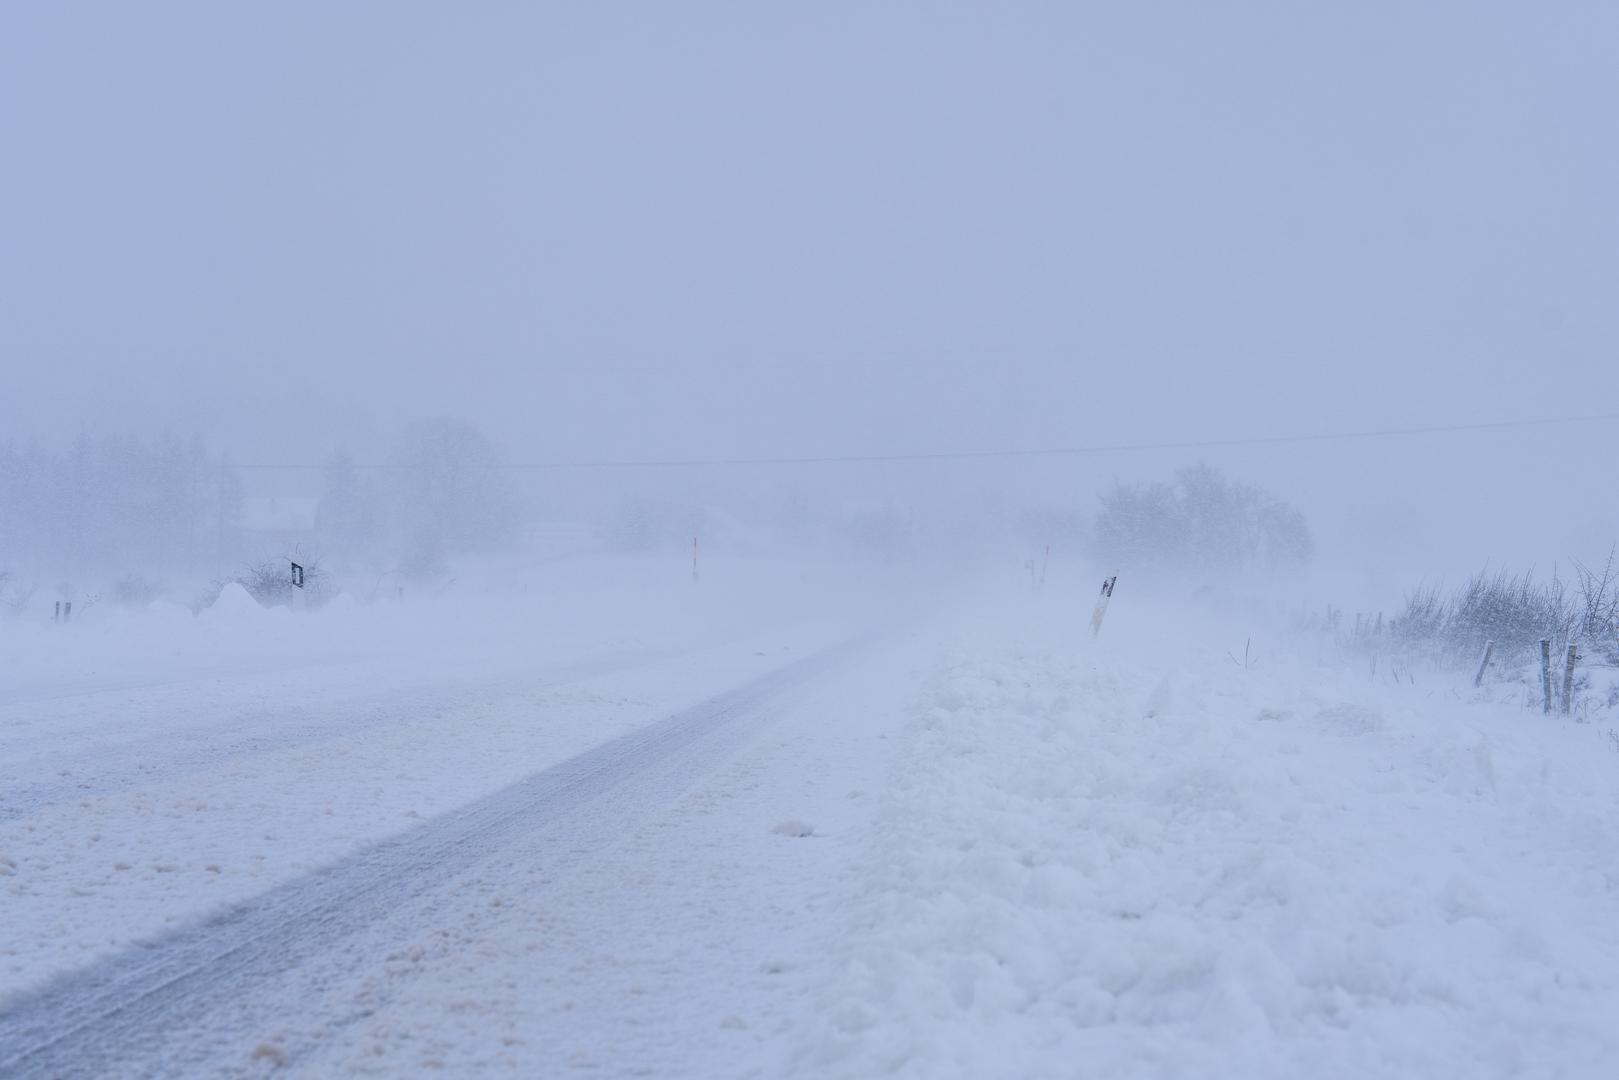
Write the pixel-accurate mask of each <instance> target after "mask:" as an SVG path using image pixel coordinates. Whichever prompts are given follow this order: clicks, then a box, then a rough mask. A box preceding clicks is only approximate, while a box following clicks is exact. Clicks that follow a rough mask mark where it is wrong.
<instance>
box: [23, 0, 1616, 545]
mask: <svg viewBox="0 0 1619 1080" xmlns="http://www.w3.org/2000/svg"><path fill="white" fill-rule="evenodd" d="M1615 55H1619V5H1615V4H1611V3H1597V2H1592V3H1575V2H1570V3H1557V4H1547V5H1528V4H1493V3H1457V4H1442V3H1422V4H1406V3H1339V4H1285V3H1265V4H1237V3H1222V4H1205V3H1196V4H1153V3H1144V4H1116V3H1106V4H1102V3H1098V4H1080V3H1053V4H988V3H983V4H975V5H946V4H936V3H925V4H924V3H881V4H854V3H817V4H802V3H800V4H759V3H738V4H723V5H716V4H703V3H683V4H661V3H640V4H596V3H569V4H561V3H552V4H542V3H510V4H501V3H489V2H485V3H476V4H444V3H435V4H414V3H393V2H391V3H346V4H328V3H320V4H316V3H294V4H274V5H271V4H251V5H250V4H214V3H201V2H199V3H191V4H174V3H160V2H147V3H140V4H129V3H73V4H58V3H46V2H43V0H40V2H23V3H13V4H7V5H5V7H4V9H3V11H0V161H3V162H4V167H3V168H0V365H3V368H4V390H3V392H0V436H5V435H16V434H22V435H27V434H32V433H36V432H54V433H62V434H71V432H72V431H73V430H76V429H77V428H78V427H80V426H85V425H91V426H97V427H117V428H122V429H126V430H146V429H151V428H155V427H160V426H169V427H171V428H176V429H178V430H182V431H190V430H193V429H195V430H201V431H202V432H203V433H204V434H205V435H207V436H208V438H209V439H210V441H211V442H212V443H214V444H215V445H217V446H220V447H222V448H225V449H229V450H232V451H233V452H234V453H235V454H236V456H237V457H238V458H239V459H242V460H311V459H317V460H318V459H319V458H320V457H323V456H324V455H325V453H326V452H327V450H329V449H330V447H331V446H332V445H334V444H336V443H338V442H343V441H346V442H349V443H350V444H351V445H355V446H358V447H361V448H364V447H366V446H367V445H368V444H369V443H371V442H373V441H374V440H375V439H376V438H377V437H378V436H380V434H381V433H384V432H386V431H388V430H390V429H391V428H392V427H393V425H394V424H395V423H396V422H397V421H399V420H401V419H405V418H408V417H411V416H415V415H420V414H423V413H439V412H450V413H455V414H459V415H462V416H466V417H469V418H472V419H475V420H478V421H479V422H481V423H483V424H484V425H485V427H486V428H487V429H488V430H489V431H490V432H491V434H493V435H494V436H495V437H496V438H497V439H499V440H500V441H501V442H502V443H503V444H504V445H505V446H506V447H508V448H509V449H510V450H511V451H512V452H513V453H514V454H516V455H519V456H523V457H532V458H552V459H554V458H565V459H577V458H602V457H614V458H616V457H648V456H650V457H664V456H668V457H691V456H706V455H721V456H731V455H743V456H757V455H767V456H775V455H793V454H823V453H831V454H844V453H860V452H866V451H873V452H890V451H910V450H922V451H928V450H951V449H979V448H1001V447H1032V446H1044V445H1074V444H1087V443H1115V442H1133V441H1155V440H1166V439H1181V438H1190V439H1196V438H1221V437H1227V436H1245V435H1261V434H1273V433H1280V432H1291V431H1322V430H1334V429H1359V428H1380V427H1389V426H1404V425H1410V424H1427V423H1441V424H1443V423H1466V422H1470V421H1476V420H1496V419H1506V418H1512V417H1529V416H1536V417H1538V416H1556V415H1562V414H1570V413H1590V412H1606V411H1613V410H1615V409H1619V358H1616V355H1615V343H1616V341H1619V305H1616V304H1615V296H1616V291H1619V290H1616V286H1619V195H1616V192H1619V109H1616V108H1615V102H1619V65H1616V64H1615V63H1614V60H1613V58H1614V56H1615ZM1615 430H1616V426H1615V425H1614V424H1611V423H1610V424H1585V425H1579V426H1574V427H1566V428H1547V429H1533V430H1529V431H1524V432H1516V433H1501V434H1495V435H1484V436H1477V435H1475V436H1452V437H1445V438H1427V439H1405V440H1390V441H1387V442H1384V443H1378V444H1375V445H1374V444H1360V445H1357V446H1355V447H1353V448H1350V447H1324V446H1315V447H1304V448H1269V449H1265V450H1252V451H1242V452H1240V453H1237V452H1233V453H1224V454H1210V455H1204V456H1205V457H1208V458H1209V459H1210V460H1214V461H1216V462H1217V463H1219V464H1222V465H1225V466H1226V467H1227V468H1229V469H1230V470H1231V471H1233V472H1240V473H1243V474H1244V475H1246V476H1251V477H1253V478H1256V479H1261V480H1263V481H1264V482H1267V483H1271V484H1273V485H1275V486H1276V487H1278V488H1279V489H1280V490H1282V491H1284V492H1285V493H1286V494H1288V495H1290V496H1291V497H1294V498H1296V499H1298V500H1299V501H1300V502H1301V503H1304V504H1305V505H1306V507H1307V508H1309V509H1310V510H1311V513H1312V517H1313V518H1314V519H1315V520H1317V522H1318V528H1319V527H1320V525H1321V524H1322V523H1325V524H1327V525H1328V526H1334V524H1335V523H1336V524H1348V523H1354V524H1357V525H1358V526H1360V527H1364V528H1371V529H1372V530H1373V531H1387V530H1394V531H1396V532H1399V531H1413V530H1415V523H1416V522H1418V521H1420V522H1421V523H1422V530H1421V532H1422V535H1423V536H1424V537H1427V538H1428V540H1427V544H1428V546H1427V547H1425V548H1423V549H1422V550H1423V551H1424V552H1427V553H1428V554H1432V553H1433V552H1436V551H1448V552H1452V553H1453V554H1455V555H1456V557H1458V558H1460V559H1463V560H1468V559H1472V558H1474V557H1476V555H1478V554H1483V555H1485V556H1489V555H1490V554H1491V553H1500V552H1503V551H1504V552H1506V553H1507V554H1509V555H1519V554H1521V553H1526V554H1531V555H1532V554H1533V553H1534V551H1535V550H1537V549H1536V548H1535V545H1536V544H1537V543H1542V544H1544V547H1545V549H1546V550H1545V554H1546V555H1547V556H1552V555H1556V554H1559V552H1558V551H1556V550H1552V549H1553V548H1556V547H1557V546H1559V545H1564V544H1567V543H1572V542H1574V541H1573V539H1572V538H1573V537H1575V536H1576V535H1577V534H1579V533H1580V532H1581V530H1584V531H1586V532H1589V533H1590V536H1591V537H1592V538H1600V537H1601V536H1602V535H1603V534H1604V532H1605V531H1606V530H1608V529H1609V528H1616V529H1619V522H1616V519H1615V515H1614V512H1613V511H1612V510H1611V509H1610V507H1612V506H1613V504H1614V502H1615V496H1616V495H1619V491H1616V487H1619V485H1616V484H1615V483H1614V481H1613V462H1614V460H1615V452H1616V451H1619V436H1616V434H1615ZM1185 457H1187V455H1171V456H1169V457H1168V458H1165V459H1164V460H1159V458H1156V457H1152V456H1134V457H1131V456H1119V457H1116V458H1114V459H1110V460H1107V461H1105V462H1102V461H1092V462H1088V463H1086V464H1084V465H1083V466H1082V467H1081V466H1076V465H1075V464H1074V463H1073V462H1067V463H1062V464H1061V465H1060V466H1052V468H1054V469H1055V468H1060V469H1066V470H1071V472H1070V473H1067V474H1065V473H1061V472H1053V474H1052V475H1054V476H1064V475H1076V476H1077V475H1084V476H1086V477H1089V476H1090V475H1091V474H1092V473H1095V474H1097V475H1115V474H1117V475H1122V476H1134V475H1138V474H1141V475H1145V474H1148V473H1150V472H1152V471H1153V470H1157V469H1160V467H1167V465H1168V464H1171V463H1176V462H1178V461H1179V460H1180V459H1182V458H1185ZM1019 468H1020V469H1022V470H1023V471H1024V472H1025V473H1026V472H1027V470H1028V469H1029V468H1033V466H1019ZM1559 469H1561V470H1562V475H1559ZM889 482H892V481H889ZM1543 485H1544V486H1543ZM1576 491H1583V492H1584V493H1586V498H1587V502H1588V508H1582V509H1580V510H1578V511H1571V512H1569V513H1568V514H1561V513H1559V514H1557V515H1555V516H1556V518H1557V524H1556V529H1557V531H1558V532H1559V533H1560V535H1559V536H1557V537H1555V538H1553V539H1551V540H1550V541H1546V540H1545V539H1544V537H1543V535H1539V534H1537V533H1536V531H1535V529H1532V528H1530V527H1529V524H1535V522H1536V519H1543V518H1544V517H1545V514H1544V512H1543V510H1541V509H1539V508H1541V507H1544V506H1545V505H1547V504H1551V505H1564V504H1566V503H1567V501H1568V500H1569V499H1570V498H1571V497H1572V496H1573V494H1574V493H1575V492H1576ZM1575 518H1579V520H1578V521H1575V520H1574V519H1575ZM1526 523H1529V524H1526ZM1536 528H1538V529H1541V530H1544V522H1543V520H1541V521H1540V522H1539V524H1538V525H1536ZM1496 530H1499V532H1500V536H1499V537H1497V536H1496ZM1609 538H1610V539H1611V537H1609ZM1461 540H1470V541H1471V542H1474V543H1476V548H1466V549H1465V550H1461V551H1456V550H1455V549H1456V547H1457V544H1458V542H1459V541H1461ZM1591 542H1593V543H1597V542H1602V543H1603V546H1604V547H1605V542H1603V541H1600V540H1597V539H1593V540H1592V541H1591ZM1464 547H1465V545H1464ZM1413 550H1415V549H1413ZM1424 557H1427V556H1426V555H1425V556H1424ZM1496 557H1500V556H1499V555H1497V556H1496Z"/></svg>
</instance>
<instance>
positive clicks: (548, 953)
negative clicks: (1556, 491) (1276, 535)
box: [0, 559, 1619, 1077]
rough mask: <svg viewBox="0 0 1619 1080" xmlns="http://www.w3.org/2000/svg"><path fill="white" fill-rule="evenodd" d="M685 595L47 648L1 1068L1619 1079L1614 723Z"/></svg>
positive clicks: (1160, 616)
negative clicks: (1618, 1074) (1611, 730)
mask: <svg viewBox="0 0 1619 1080" xmlns="http://www.w3.org/2000/svg"><path fill="white" fill-rule="evenodd" d="M665 570H666V568H662V567H655V566H651V565H648V564H644V563H641V562H634V561H627V560H605V559H596V560H578V561H573V562H568V563H564V564H558V565H556V566H554V567H551V568H549V569H546V570H544V571H543V572H536V573H535V574H534V575H532V577H531V579H529V580H526V581H525V582H524V583H523V585H522V586H521V587H519V588H516V589H514V590H509V591H507V592H502V593H480V594H476V595H456V596H445V597H441V598H438V599H435V600H430V599H427V598H423V599H422V600H421V601H419V602H416V603H412V604H398V605H389V606H377V607H371V608H359V607H349V606H346V605H344V606H339V607H338V608H337V609H335V610H328V611H323V612H319V613H309V614H304V615H292V614H288V613H280V612H264V611H259V610H253V609H248V608H245V607H243V606H240V605H237V606H235V607H234V608H233V607H231V606H230V602H229V601H228V600H227V604H226V606H225V607H222V608H221V609H219V610H216V611H214V612H212V613H204V615H202V616H200V617H197V618H192V617H191V616H189V615H188V614H184V613H182V612H176V611H172V610H170V611H157V612H148V613H142V614H139V615H114V614H112V613H105V614H103V615H102V616H101V617H98V618H87V619H85V620H83V622H82V623H78V624H75V625H73V626H72V627H51V626H47V625H37V624H30V625H20V624H8V625H5V626H4V627H3V628H0V648H3V650H4V655H5V664H6V667H5V668H4V671H3V674H0V1073H5V1074H6V1075H12V1074H15V1075H102V1074H109V1073H110V1074H113V1075H154V1076H155V1075H268V1074H271V1073H276V1074H294V1075H308V1076H330V1075H348V1074H376V1075H409V1074H414V1073H421V1072H426V1071H430V1070H432V1071H438V1072H441V1073H445V1074H448V1075H475V1074H482V1073H500V1074H504V1075H517V1076H534V1075H558V1074H572V1073H574V1072H575V1071H577V1072H579V1073H581V1074H583V1075H597V1076H619V1075H657V1076H692V1077H712V1076H776V1075H794V1076H804V1077H810V1076H848V1077H855V1076H873V1075H890V1074H897V1075H902V1076H916V1077H931V1076H964V1077H965V1076H1005V1077H1021V1076H1097V1077H1115V1076H1123V1077H1130V1076H1143V1077H1145V1076H1197V1077H1208V1076H1242V1077H1254V1076H1277V1077H1284V1076H1296V1075H1300V1074H1302V1073H1305V1072H1309V1073H1310V1074H1312V1075H1328V1076H1346V1077H1347V1076H1389V1077H1395V1076H1470V1077H1471V1076H1503V1077H1505V1076H1591V1077H1598V1076H1602V1077H1606V1076H1611V1075H1614V1074H1615V1072H1616V1070H1619V1031H1616V1030H1615V1029H1614V1028H1613V1026H1612V1024H1611V1017H1612V1016H1614V1015H1619V836H1616V833H1615V830H1614V827H1613V825H1614V812H1615V808H1616V806H1619V752H1615V751H1616V747H1615V744H1614V742H1613V740H1612V738H1611V737H1610V736H1609V734H1608V733H1607V732H1606V731H1605V730H1603V729H1602V728H1601V727H1600V726H1599V725H1594V724H1586V725H1581V724H1575V723H1571V722H1569V721H1564V720H1560V719H1556V718H1544V717H1541V716H1540V715H1539V714H1537V713H1529V712H1525V711H1523V710H1522V709H1519V708H1512V707H1507V706H1502V705H1498V704H1492V703H1490V702H1489V701H1487V700H1482V696H1481V695H1475V694H1474V693H1473V692H1472V691H1471V690H1470V689H1468V688H1466V687H1465V681H1464V680H1460V679H1452V678H1450V677H1448V676H1443V675H1439V674H1434V673H1425V674H1423V675H1421V676H1420V677H1419V678H1418V681H1417V682H1416V684H1415V685H1413V684H1411V683H1409V682H1408V683H1405V684H1401V685H1398V686H1396V685H1394V684H1393V683H1392V682H1389V681H1379V682H1372V681H1370V680H1369V679H1368V676H1367V673H1366V672H1364V671H1360V670H1355V671H1351V670H1348V669H1347V668H1344V667H1340V666H1334V665H1327V664H1321V663H1318V662H1316V661H1315V660H1314V658H1313V657H1311V656H1310V655H1309V650H1308V649H1306V648H1301V647H1296V646H1295V644H1294V643H1291V642H1288V641H1286V640H1285V639H1282V638H1278V637H1271V638H1267V637H1264V636H1263V635H1262V634H1260V633H1255V645H1256V652H1257V653H1258V656H1259V661H1258V663H1257V664H1255V665H1254V666H1252V667H1249V668H1244V667H1242V666H1241V665H1240V664H1237V663H1234V662H1233V661H1232V660H1231V659H1230V658H1229V657H1228V656H1227V655H1226V650H1227V649H1228V648H1229V647H1230V646H1231V643H1232V642H1233V641H1235V642H1236V643H1237V651H1238V654H1239V655H1240V652H1241V643H1242V638H1243V636H1244V635H1245V634H1247V633H1249V632H1251V630H1252V628H1249V627H1242V628H1240V629H1238V628H1232V627H1222V626H1218V625H1209V624H1207V623H1203V622H1195V621H1194V620H1189V618H1188V615H1187V613H1186V612H1183V611H1173V610H1166V609H1163V608H1161V607H1156V606H1152V605H1146V604H1143V603H1141V602H1140V601H1133V600H1132V599H1131V597H1130V594H1129V593H1128V591H1125V590H1121V594H1120V596H1119V598H1118V599H1117V600H1115V605H1114V610H1113V611H1112V612H1111V613H1110V615H1109V622H1108V624H1107V626H1106V628H1105V630H1104V633H1103V635H1102V636H1101V637H1100V638H1099V639H1096V640H1092V639H1091V638H1090V637H1089V635H1088V631H1087V629H1086V628H1085V626H1084V621H1085V616H1086V615H1087V614H1088V606H1089V597H1088V596H1081V595H1079V593H1078V591H1077V590H1076V589H1070V588H1067V587H1065V586H1063V585H1061V584H1056V585H1054V586H1053V587H1052V588H1050V589H1049V590H1048V591H1047V592H1046V593H1044V594H1041V595H1039V596H1027V595H1022V594H1018V595H1016V596H1008V595H1006V594H1004V593H1002V592H1001V591H1000V590H992V591H991V592H990V593H989V595H988V596H987V597H986V596H985V595H981V594H973V595H972V597H971V598H970V599H958V600H957V601H956V602H954V603H953V604H950V605H942V604H940V602H939V601H940V597H941V595H942V593H941V591H940V590H938V589H932V590H928V589H921V588H913V589H907V590H897V589H894V588H892V587H891V585H892V583H891V582H890V583H888V585H889V586H890V587H885V588H878V587H876V582H877V579H876V578H868V579H864V580H853V581H851V580H846V578H845V576H843V575H840V574H837V573H833V572H831V571H827V572H824V573H821V572H811V571H803V570H798V569H795V570H793V571H792V572H790V573H788V572H784V571H783V570H782V568H780V567H771V566H767V565H760V566H755V567H751V568H748V569H747V570H746V572H743V571H737V572H736V573H734V574H733V575H731V576H729V577H728V576H727V575H725V574H723V573H713V574H710V575H708V576H705V580H704V581H703V583H702V585H701V586H700V587H696V588H694V587H693V586H692V585H691V584H690V582H689V581H685V580H682V579H680V578H679V577H678V575H671V574H667V573H666V572H665ZM1194 622H1195V625H1194Z"/></svg>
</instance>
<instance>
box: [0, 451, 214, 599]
mask: <svg viewBox="0 0 1619 1080" xmlns="http://www.w3.org/2000/svg"><path fill="white" fill-rule="evenodd" d="M241 507H242V486H241V482H240V479H239V478H238V476H237V474H236V472H235V470H234V469H232V468H231V467H230V465H229V463H228V462H226V461H224V460H223V459H221V458H220V457H219V456H217V455H215V454H212V453H210V452H209V451H208V448H207V447H206V445H205V444H204V443H203V441H202V439H200V438H192V439H180V438H177V437H175V436H173V435H169V434H163V435H159V436H157V437H156V438H153V439H141V438H138V437H135V436H130V435H99V436H98V435H91V434H87V433H86V434H81V435H80V436H79V437H78V438H76V439H75V440H74V441H73V443H72V444H71V445H70V446H69V447H67V448H66V449H65V450H53V449H52V448H51V447H50V446H48V445H47V444H46V443H44V442H43V441H42V440H37V439H36V440H33V441H30V442H27V443H24V444H21V445H18V444H16V443H12V442H0V569H9V570H13V571H17V570H29V571H33V572H36V573H37V572H59V571H71V570H73V569H75V568H78V567H86V566H100V567H106V566H116V567H125V568H132V567H147V568H152V569H155V570H167V569H171V568H175V567H184V566H193V565H197V564H199V563H201V562H202V561H204V560H206V559H209V558H212V557H214V556H215V555H216V554H217V552H218V551H219V550H220V546H221V544H222V543H229V541H230V536H229V534H230V532H231V530H233V529H234V527H235V523H236V521H237V520H238V518H239V516H240V513H241Z"/></svg>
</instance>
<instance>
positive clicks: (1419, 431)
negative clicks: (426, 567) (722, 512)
mask: <svg viewBox="0 0 1619 1080" xmlns="http://www.w3.org/2000/svg"><path fill="white" fill-rule="evenodd" d="M1616 420H1619V413H1593V414H1590V415H1586V416H1552V417H1544V418H1541V419H1536V420H1495V421H1487V422H1483V423H1474V424H1434V425H1429V426H1425V427H1408V428H1373V429H1368V430H1364V431H1330V432H1316V433H1312V434H1302V435H1253V436H1246V437H1242V438H1230V439H1188V440H1181V441H1169V442H1138V443H1100V444H1096V445H1092V446H1063V447H1047V448H1043V449H1031V450H941V451H935V452H927V453H912V454H824V455H819V456H813V457H753V458H674V459H653V458H647V459H642V460H618V461H613V460H607V461H513V462H497V463H495V464H492V465H490V466H488V467H489V468H492V469H520V470H536V471H563V470H587V469H694V468H716V467H723V466H750V465H751V466H775V465H858V464H868V463H869V464H880V463H884V462H908V461H973V460H988V459H994V458H1035V457H1078V456H1082V455H1086V454H1116V453H1129V452H1136V451H1145V450H1213V449H1218V448H1221V447H1234V446H1278V445H1283V444H1287V443H1313V442H1337V441H1350V440H1357V439H1386V438H1399V437H1405V436H1411V435H1452V434H1459V433H1462V432H1473V431H1500V430H1504V429H1508V428H1531V427H1551V426H1554V425H1561V424H1586V423H1596V422H1600V421H1616ZM355 467H356V468H361V469H409V468H415V466H412V465H388V464H379V465H357V466H355ZM236 468H238V469H321V468H325V466H323V465H309V464H297V465H270V464H262V463H260V464H248V465H237V466H236Z"/></svg>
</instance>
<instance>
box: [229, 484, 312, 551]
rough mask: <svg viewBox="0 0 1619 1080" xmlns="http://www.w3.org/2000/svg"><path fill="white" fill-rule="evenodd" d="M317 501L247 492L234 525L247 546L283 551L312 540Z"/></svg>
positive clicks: (299, 497) (262, 549)
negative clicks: (248, 493)
mask: <svg viewBox="0 0 1619 1080" xmlns="http://www.w3.org/2000/svg"><path fill="white" fill-rule="evenodd" d="M319 504H320V500H319V499H317V498H314V497H313V496H302V495H249V496H247V497H246V498H244V499H243V500H242V516H241V519H240V522H239V525H238V528H239V529H240V530H241V534H242V538H243V540H244V541H245V542H246V544H247V545H248V547H249V548H250V549H253V550H258V551H263V552H271V551H273V552H275V553H276V554H285V553H287V552H290V551H292V550H294V549H296V548H298V547H299V546H303V547H305V548H308V547H312V546H313V544H314V542H315V508H316V507H317V506H318V505H319Z"/></svg>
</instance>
